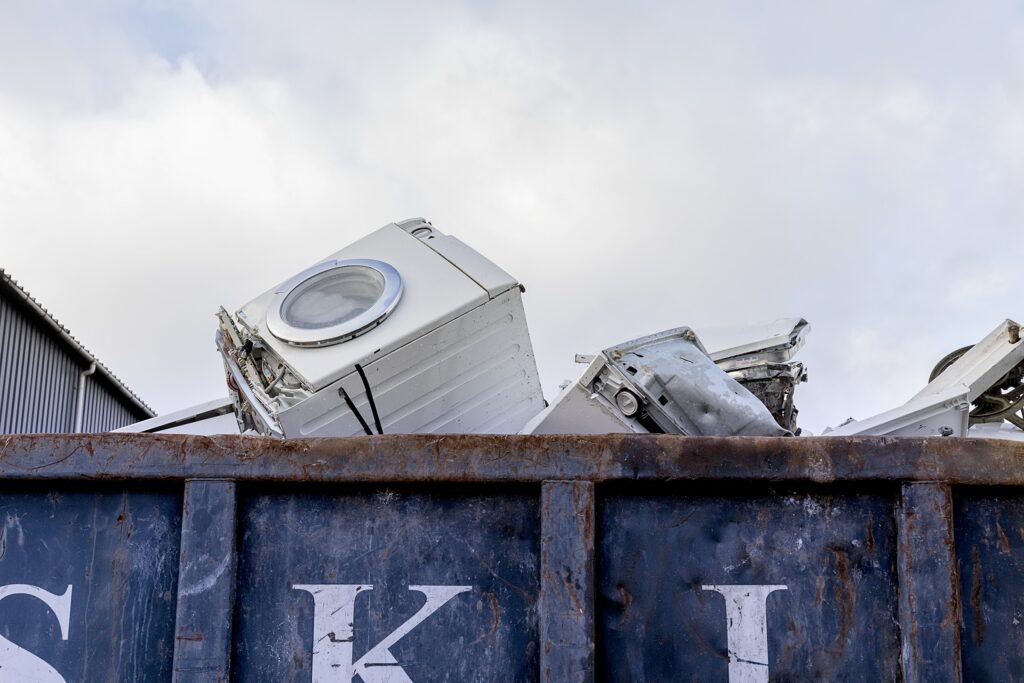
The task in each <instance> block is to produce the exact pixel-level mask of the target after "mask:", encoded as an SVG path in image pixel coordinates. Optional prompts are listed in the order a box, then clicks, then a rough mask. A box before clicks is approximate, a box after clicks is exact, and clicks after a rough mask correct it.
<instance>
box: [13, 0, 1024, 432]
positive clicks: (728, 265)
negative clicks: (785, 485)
mask: <svg viewBox="0 0 1024 683" xmlns="http://www.w3.org/2000/svg"><path fill="white" fill-rule="evenodd" d="M747 9H748V10H751V11H742V12H741V11H731V10H728V11H727V10H724V9H721V8H717V9H707V10H696V9H692V8H691V9H685V10H684V9H679V8H675V7H671V6H668V5H666V6H663V7H658V6H651V7H649V8H648V9H647V10H646V12H644V13H640V12H635V11H634V12H632V13H626V10H624V9H622V8H613V7H611V6H607V7H606V6H603V5H596V6H588V7H587V8H586V11H580V10H581V8H576V10H575V11H574V10H570V9H565V8H562V7H548V6H546V5H530V4H524V5H516V6H515V7H511V8H510V7H499V6H495V7H490V8H486V7H482V6H473V5H467V6H462V5H459V4H455V3H452V4H447V5H443V6H441V7H439V8H438V7H431V8H429V9H428V8H425V7H423V6H420V5H415V4H413V5H409V6H404V5H381V6H379V7H376V6H375V9H373V10H368V9H365V8H364V9H358V10H357V9H353V8H352V7H344V6H339V5H335V4H333V3H327V4H322V5H321V4H316V3H314V4H301V5H298V6H291V5H289V6H288V8H287V9H284V6H282V5H279V4H276V3H267V4H264V5H248V4H246V5H245V9H242V8H240V7H233V6H231V5H218V6H216V7H214V8H208V7H206V6H205V5H200V4H196V5H166V6H165V5H161V4H156V5H150V4H143V5H129V4H122V3H113V4H112V5H110V6H107V7H105V8H104V9H103V11H94V12H91V13H87V12H85V11H84V10H83V14H82V16H81V17H80V18H78V19H76V20H75V21H73V22H67V23H65V24H62V25H59V26H57V25H55V24H54V23H53V22H52V21H50V18H48V17H46V16H43V15H42V14H35V15H31V16H27V18H25V20H24V22H23V26H22V27H21V28H22V30H21V31H18V30H16V29H12V28H10V25H8V28H7V29H6V32H3V30H0V33H2V36H0V37H3V36H6V37H11V36H16V37H17V40H16V41H15V43H16V44H15V47H11V45H7V47H6V48H0V57H4V59H3V60H0V61H3V63H4V66H3V67H2V68H0V230H2V231H3V251H2V252H0V263H2V264H3V265H4V266H5V267H8V268H10V269H11V271H12V272H13V273H14V274H15V275H16V276H18V277H19V278H20V279H22V280H23V281H24V282H25V284H26V286H27V287H28V288H29V289H30V290H31V291H33V292H34V293H35V294H37V295H38V296H39V298H40V299H41V300H42V301H43V302H44V304H46V305H47V306H48V307H50V308H51V309H52V310H53V311H55V313H56V314H57V315H58V317H60V318H61V319H62V320H64V321H65V322H66V323H67V324H68V325H69V326H70V327H71V329H72V330H73V331H74V332H75V333H76V334H77V335H78V336H79V337H81V338H82V339H83V340H84V341H85V342H86V343H87V345H89V346H90V347H92V348H93V349H94V350H95V351H96V353H97V354H98V355H99V356H100V357H101V358H102V359H103V360H104V361H105V362H106V363H107V364H108V365H110V366H111V367H112V368H113V369H114V370H115V371H116V372H118V373H119V374H120V375H122V376H123V377H124V378H125V379H126V381H127V382H128V383H129V384H130V385H131V386H132V387H133V388H135V389H136V390H137V391H138V393H140V395H142V396H143V397H144V398H146V399H147V400H149V401H151V402H152V403H153V404H154V405H155V406H156V407H157V408H158V409H160V410H163V411H166V410H172V409H175V408H178V407H181V406H182V405H184V404H187V403H189V402H198V401H199V400H202V399H205V398H209V397H212V396H214V395H216V394H217V393H219V392H220V391H221V387H222V382H221V378H220V370H219V367H218V360H217V357H216V354H215V353H214V352H213V350H212V343H211V332H212V329H213V320H212V317H211V316H212V313H213V311H214V310H215V308H216V306H217V305H219V304H221V303H223V304H226V305H228V306H229V307H230V306H237V305H239V304H241V303H244V302H245V301H246V300H247V299H248V298H249V297H251V296H254V295H256V294H258V293H260V292H261V291H263V290H264V289H265V288H267V287H269V286H270V285H272V284H274V283H276V282H277V281H279V280H281V279H283V278H284V277H287V276H288V275H290V274H292V273H293V272H295V271H296V270H297V269H299V268H301V267H302V266H304V265H306V264H308V263H310V262H312V261H315V260H317V259H319V258H321V257H322V256H323V255H325V254H327V253H330V252H332V251H334V250H336V249H337V248H339V247H341V246H343V245H344V244H346V243H348V242H350V241H351V240H353V239H355V238H357V237H359V236H360V235H362V234H363V233H365V232H368V231H369V230H372V229H374V228H376V227H378V226H379V225H381V224H383V223H385V222H387V221H390V220H393V219H398V218H403V217H407V216H411V215H425V216H427V217H429V218H431V219H433V220H434V221H435V223H436V224H437V225H438V226H439V227H440V228H441V229H442V230H444V231H446V232H450V233H452V234H455V235H457V236H459V237H460V238H462V239H463V240H464V241H466V242H468V243H469V244H471V245H473V246H475V247H477V248H478V249H480V250H481V251H483V252H484V253H485V254H488V255H491V256H492V257H493V258H494V259H495V260H497V261H498V262H499V263H500V264H501V265H503V266H504V267H506V268H507V269H508V270H509V271H511V272H512V273H514V274H515V275H517V276H518V277H519V278H521V279H522V280H523V281H524V282H525V283H526V284H527V286H528V293H527V306H528V313H529V315H530V321H531V330H532V332H533V336H534V340H535V346H536V348H537V352H538V358H539V361H540V365H541V372H542V376H543V379H544V382H545V386H546V387H547V389H548V391H549V393H550V392H551V391H552V390H553V388H554V387H555V385H557V383H558V382H559V381H560V380H561V379H562V378H563V377H566V376H568V375H569V374H571V373H573V372H576V371H577V368H576V367H575V366H573V364H572V362H571V359H572V354H573V353H574V352H577V351H579V352H591V351H593V350H595V349H598V348H602V347H605V346H607V345H609V344H612V343H615V342H617V341H621V340H623V339H626V338H630V337H634V336H639V335H641V334H646V333H649V332H653V331H656V330H658V329H664V328H667V327H673V326H677V325H683V324H690V325H693V326H695V327H697V329H698V331H699V330H700V326H701V325H723V324H730V323H736V322H743V321H753V320H768V319H772V318H775V317H779V316H782V315H803V316H805V317H807V318H808V319H810V320H811V322H812V325H813V327H814V332H813V334H812V336H811V337H810V339H809V342H808V346H807V347H806V349H805V351H804V352H803V354H802V355H803V357H804V358H805V360H806V361H807V362H808V364H809V365H810V369H811V378H812V379H811V383H810V384H809V385H805V387H803V388H802V389H801V393H800V394H798V403H799V404H800V406H801V410H802V413H801V414H802V417H803V418H805V423H806V424H808V425H809V426H810V427H811V428H812V429H813V430H815V431H820V429H821V428H822V427H823V426H824V425H825V424H827V423H835V422H838V421H839V420H841V419H843V418H845V417H846V416H847V415H849V414H860V415H863V414H864V413H866V412H871V411H874V410H881V409H884V408H886V407H889V406H890V405H892V404H895V403H898V402H902V400H904V399H905V398H906V397H907V396H909V395H911V394H913V393H914V392H915V391H916V389H917V388H918V385H919V384H920V383H921V382H923V381H924V380H925V379H926V377H927V371H928V369H930V367H931V363H932V362H934V360H937V359H938V358H939V357H941V356H942V355H943V354H944V353H945V352H946V351H948V350H951V349H952V348H955V347H957V346H959V345H962V344H963V343H964V340H965V339H967V340H970V339H971V338H980V337H981V336H983V335H984V334H985V333H986V332H987V331H988V330H989V329H990V328H991V327H993V326H994V325H995V324H996V322H998V321H999V320H1001V319H1002V318H1004V317H1007V316H1013V315H1021V312H1019V311H1017V310H1014V306H1019V303H1018V300H1019V297H1017V295H1016V294H1015V290H1014V289H1013V286H1012V278H1013V272H1014V270H1013V265H1014V264H1015V263H1018V262H1019V261H1020V256H1021V254H1022V249H1024V248H1022V247H1021V245H1020V242H1019V240H1018V239H1016V237H1015V235H1016V232H1018V231H1019V221H1020V216H1021V209H1022V208H1024V207H1022V206H1021V199H1020V197H1021V196H1022V193H1021V192H1020V189H1021V188H1020V186H1019V185H1020V181H1019V178H1020V177H1022V176H1021V171H1022V170H1024V169H1022V166H1024V164H1022V160H1024V126H1022V125H1021V123H1020V122H1021V121H1024V118H1022V117H1021V115H1020V114H1021V113H1024V112H1022V109H1024V107H1022V106H1021V98H1020V97H1019V96H1018V95H1017V94H1016V93H1017V92H1019V87H1017V86H1018V85H1019V83H1020V75H1021V68H1020V67H1021V65H1022V64H1024V60H1021V59H1020V57H1019V54H1018V53H1019V50H1018V51H1017V52H1014V51H1013V49H1014V48H1013V47H1012V46H1013V44H1014V43H1013V40H1012V36H1013V35H1016V33H1018V32H1019V29H1016V28H1014V27H1015V26H1016V25H1019V24H1020V19H1019V17H1014V18H1012V20H1010V19H1007V18H1006V17H1003V16H1001V15H998V16H997V15H994V14H993V15H991V16H990V15H985V14H984V13H983V14H981V15H978V16H980V18H978V17H975V16H973V15H972V17H964V16H958V15H959V11H958V10H956V9H955V8H952V9H946V10H943V11H945V12H946V14H947V15H948V18H949V19H950V22H951V23H953V24H955V23H956V22H959V23H960V25H961V28H959V29H958V28H957V27H956V26H951V25H950V24H949V23H943V22H940V23H939V25H938V27H937V28H934V29H932V32H929V30H926V29H925V28H921V26H923V24H921V22H920V21H919V19H920V16H918V14H915V13H914V12H912V11H909V10H901V11H900V12H899V13H896V14H894V15H893V16H892V17H890V18H891V20H892V22H893V25H892V26H890V27H883V28H882V29H879V28H878V27H877V26H876V24H875V23H873V22H872V21H870V20H869V19H868V18H866V17H863V16H855V15H854V14H851V12H853V10H841V11H840V10H837V9H833V10H824V9H816V10H814V13H812V14H807V15H801V21H795V18H796V15H787V14H785V13H781V12H780V13H777V12H773V13H772V14H771V16H759V15H758V13H757V12H755V11H753V10H752V9H751V8H747ZM23 13H24V14H31V13H30V12H29V11H28V10H25V12H23ZM954 19H955V21H953V20H954ZM910 26H915V27H917V28H918V33H916V34H914V36H913V38H912V39H911V38H909V37H908V36H907V35H906V33H905V32H904V33H901V31H900V30H899V29H900V27H903V28H907V27H910ZM958 31H962V32H963V33H964V34H965V35H966V34H971V35H975V34H978V33H980V32H984V31H988V32H990V33H991V34H992V35H991V36H990V39H989V40H987V41H986V42H985V44H984V45H981V46H978V45H977V44H976V43H971V42H970V41H967V40H966V39H961V36H960V34H959V33H958ZM43 35H55V36H59V37H60V39H61V41H62V44H61V46H57V47H55V46H53V45H50V44H49V43H47V42H46V41H43V40H41V39H40V36H43ZM869 40H870V46H871V49H870V50H868V49H866V48H865V47H864V46H865V45H866V44H867V43H866V41H869ZM942 45H946V46H947V50H950V51H952V52H953V54H945V53H942V52H941V51H940V50H939V48H940V47H941V46H942ZM69 46H70V47H69ZM5 49H6V50H7V51H8V52H6V53H4V52H3V50H5ZM12 51H16V52H18V54H17V55H14V53H13V52H12ZM1014 55H1017V56H1016V57H1014ZM15 57H17V58H15ZM19 61H20V63H21V64H22V66H21V67H18V66H17V64H18V62H19ZM62 85H63V87H62ZM904 359H905V360H904ZM926 366H927V367H926Z"/></svg>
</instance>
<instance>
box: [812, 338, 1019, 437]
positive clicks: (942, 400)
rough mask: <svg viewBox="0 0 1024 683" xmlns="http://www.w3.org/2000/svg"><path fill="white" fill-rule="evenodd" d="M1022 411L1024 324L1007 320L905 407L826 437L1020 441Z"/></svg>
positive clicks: (942, 365) (949, 360)
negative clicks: (949, 437)
mask: <svg viewBox="0 0 1024 683" xmlns="http://www.w3.org/2000/svg"><path fill="white" fill-rule="evenodd" d="M1022 410H1024V342H1022V341H1021V330H1020V325H1019V324H1018V323H1016V322H1014V321H1013V320H1005V321H1004V322H1002V323H1000V324H999V325H998V326H997V327H996V328H995V329H994V330H992V332H990V333H989V334H988V336H986V337H985V338H984V339H982V340H981V341H980V342H978V343H977V344H975V345H973V346H968V347H964V348H962V349H958V350H957V351H954V352H953V353H951V354H949V355H948V356H946V357H945V358H943V359H942V360H941V361H939V363H938V365H936V366H935V369H934V370H933V371H932V376H931V379H930V381H929V383H928V385H927V386H925V388H924V389H922V390H921V391H919V392H918V393H917V394H916V395H914V396H913V397H912V398H911V399H910V400H909V401H907V402H906V403H904V404H903V405H901V406H899V407H898V408H893V409H892V410H887V411H885V412H884V413H880V414H878V415H875V416H873V417H869V418H867V419H864V420H859V421H854V420H850V421H847V422H845V423H844V424H842V425H840V426H839V427H837V428H835V429H833V430H831V431H829V432H826V435H827V436H977V437H986V438H1010V439H1016V438H1019V437H1018V434H1017V432H1018V431H1019V430H1020V429H1024V414H1022ZM1004 421H1005V422H1006V423H1008V424H1007V425H1003V424H1002V423H1003V422H1004Z"/></svg>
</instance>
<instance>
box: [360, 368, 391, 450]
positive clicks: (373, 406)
mask: <svg viewBox="0 0 1024 683" xmlns="http://www.w3.org/2000/svg"><path fill="white" fill-rule="evenodd" d="M356 372H358V373H359V379H361V380H363V389H365V390H366V399H367V400H368V401H369V402H370V412H371V413H373V424H374V426H376V427H377V433H378V434H383V433H384V430H383V429H381V426H380V415H378V414H377V402H376V401H374V400H373V392H372V391H370V383H369V382H368V381H367V379H366V373H365V372H363V366H362V365H360V364H359V363H356Z"/></svg>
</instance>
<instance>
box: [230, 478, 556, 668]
mask: <svg viewBox="0 0 1024 683" xmlns="http://www.w3.org/2000/svg"><path fill="white" fill-rule="evenodd" d="M306 488H307V489H308V487H306ZM539 507H540V501H539V492H536V493H532V494H531V493H529V492H524V491H523V490H520V489H517V490H516V491H515V492H509V491H503V492H501V493H500V494H496V495H466V494H464V493H460V492H455V491H451V492H446V491H444V490H439V489H438V488H437V487H436V486H435V487H433V488H432V492H431V493H424V492H421V491H419V490H415V489H408V488H398V489H383V488H378V489H367V488H359V489H358V490H356V489H349V490H348V491H346V490H345V489H342V490H341V491H340V492H339V491H337V490H335V491H332V492H330V493H328V492H327V491H319V492H310V493H302V494H293V493H289V492H282V491H269V490H268V491H263V492H259V493H251V494H250V495H242V496H241V503H240V517H239V520H240V524H241V555H240V561H239V569H238V573H239V583H238V597H237V603H236V604H237V607H236V611H235V614H236V617H235V655H234V657H233V661H234V665H233V672H232V673H233V678H234V680H237V681H311V680H312V681H329V680H338V681H341V680H352V677H353V676H354V675H359V676H360V678H361V679H362V680H373V681H378V680H380V681H383V680H393V681H405V680H409V679H411V680H413V681H421V680H423V681H491V680H509V681H533V680H537V672H538V670H539V655H538V646H537V642H538V623H537V600H538V595H539V572H540V556H539V542H540V519H539V513H538V510H539ZM384 672H388V676H391V678H387V677H384V678H381V676H384ZM406 677H408V678H406ZM356 680H359V679H356Z"/></svg>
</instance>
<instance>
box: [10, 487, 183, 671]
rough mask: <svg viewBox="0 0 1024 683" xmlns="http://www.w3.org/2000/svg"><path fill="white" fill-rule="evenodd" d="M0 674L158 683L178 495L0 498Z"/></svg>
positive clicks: (168, 638)
mask: <svg viewBox="0 0 1024 683" xmlns="http://www.w3.org/2000/svg"><path fill="white" fill-rule="evenodd" d="M0 520H3V522H4V528H3V531H2V532H0V671H2V672H3V674H4V675H3V677H2V680H11V681H15V680H17V681H29V680H39V681H51V680H52V681H59V680H66V681H69V682H70V681H125V682H132V683H134V682H137V681H167V680H169V679H170V674H171V657H172V654H173V643H174V612H175V595H176V589H177V571H178V546H179V529H180V526H181V496H180V494H178V493H177V492H172V491H166V490H155V489H150V490H131V491H115V490H85V489H77V488H68V487H63V488H62V489H60V490H46V489H43V488H40V487H37V486H34V485H27V484H22V485H19V486H18V490H17V491H15V490H12V488H11V487H10V486H5V487H4V488H3V489H2V490H0Z"/></svg>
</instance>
